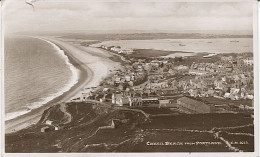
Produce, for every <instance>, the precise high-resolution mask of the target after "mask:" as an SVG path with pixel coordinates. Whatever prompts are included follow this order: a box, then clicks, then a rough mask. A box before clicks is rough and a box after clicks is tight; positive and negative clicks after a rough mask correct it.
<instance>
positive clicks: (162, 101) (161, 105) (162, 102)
mask: <svg viewBox="0 0 260 157" xmlns="http://www.w3.org/2000/svg"><path fill="white" fill-rule="evenodd" d="M170 103H171V102H170V100H169V99H166V100H159V108H161V107H166V106H167V104H170Z"/></svg>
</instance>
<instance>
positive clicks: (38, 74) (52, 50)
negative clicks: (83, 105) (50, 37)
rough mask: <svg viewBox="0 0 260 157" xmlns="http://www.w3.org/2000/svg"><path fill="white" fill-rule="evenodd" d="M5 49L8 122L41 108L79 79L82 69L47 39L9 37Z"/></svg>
mask: <svg viewBox="0 0 260 157" xmlns="http://www.w3.org/2000/svg"><path fill="white" fill-rule="evenodd" d="M4 49H5V51H4V53H5V55H4V68H5V71H4V92H5V96H4V98H5V121H7V120H10V119H14V118H17V117H19V116H21V115H24V114H26V113H29V112H31V111H32V110H33V109H35V108H38V107H41V106H42V105H44V104H46V103H47V102H49V101H50V100H52V99H54V98H55V97H57V96H60V95H61V94H63V93H64V92H66V91H68V90H69V89H70V88H71V87H72V86H73V85H74V84H76V83H77V81H78V77H79V71H78V69H76V68H75V67H74V66H73V65H72V64H71V63H70V62H69V59H68V57H67V56H66V55H65V54H64V52H63V50H61V49H60V48H59V47H57V46H56V45H55V44H53V43H51V42H49V41H47V40H44V39H40V38H33V37H7V38H6V39H5V43H4Z"/></svg>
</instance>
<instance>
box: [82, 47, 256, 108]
mask: <svg viewBox="0 0 260 157" xmlns="http://www.w3.org/2000/svg"><path fill="white" fill-rule="evenodd" d="M102 48H104V49H107V47H105V46H103V47H102ZM115 48H116V47H110V48H108V49H110V50H112V51H118V52H119V49H115ZM212 57H215V58H217V59H216V61H215V62H212V61H211V62H210V61H208V62H207V60H206V59H209V60H210V57H207V58H206V59H205V60H204V61H200V62H193V63H191V64H189V65H188V64H181V63H179V62H178V64H177V62H175V61H174V59H172V58H147V59H134V58H130V59H128V62H127V64H126V65H125V66H124V69H121V70H119V71H117V72H116V73H115V75H114V76H113V77H111V79H110V80H108V81H107V82H106V84H103V85H102V88H100V90H97V91H95V92H93V93H91V95H90V96H89V97H88V99H95V100H98V101H101V102H107V103H111V104H115V105H118V106H129V107H133V106H154V107H168V108H172V109H178V110H179V111H181V112H185V113H211V112H216V111H221V112H222V111H223V110H225V111H234V109H236V108H238V109H243V110H247V109H250V110H251V109H252V107H251V106H247V105H242V104H241V106H236V105H235V106H234V105H232V104H231V105H230V104H228V103H227V104H223V105H214V104H207V103H204V102H201V101H199V100H197V98H203V97H215V98H218V99H222V100H241V99H245V100H246V99H249V100H252V99H253V98H254V91H253V82H254V81H253V80H254V77H253V58H252V54H250V53H246V54H237V55H234V56H231V55H230V56H228V55H222V54H220V55H214V56H212ZM184 59H185V58H184ZM84 98H85V97H84ZM81 100H83V101H84V99H81Z"/></svg>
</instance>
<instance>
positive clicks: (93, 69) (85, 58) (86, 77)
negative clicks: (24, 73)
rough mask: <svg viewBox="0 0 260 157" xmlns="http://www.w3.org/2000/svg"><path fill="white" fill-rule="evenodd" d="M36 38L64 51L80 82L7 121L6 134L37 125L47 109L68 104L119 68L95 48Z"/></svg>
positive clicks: (52, 39) (52, 38) (46, 38)
mask: <svg viewBox="0 0 260 157" xmlns="http://www.w3.org/2000/svg"><path fill="white" fill-rule="evenodd" d="M36 38H39V39H42V40H45V41H46V42H51V43H53V44H55V45H57V46H58V47H59V48H60V49H62V50H63V51H64V54H65V55H67V57H68V59H69V62H70V63H71V64H72V65H73V66H74V67H75V68H76V69H77V70H78V71H79V74H78V75H79V76H78V81H77V82H76V83H75V84H74V85H73V86H72V87H71V88H70V89H69V90H68V91H66V92H64V93H63V94H62V95H60V96H57V97H56V98H54V99H52V100H51V101H49V102H48V103H46V104H44V105H42V106H41V107H39V108H35V109H33V110H31V111H30V112H29V113H27V114H24V115H22V116H19V117H17V118H14V119H11V120H7V121H5V133H11V132H15V131H18V130H21V129H23V128H26V127H28V126H30V125H32V124H35V123H37V122H38V120H39V119H40V117H41V115H42V113H43V111H44V110H45V109H47V108H49V107H50V106H52V105H55V104H57V103H59V102H68V101H70V100H71V99H74V98H77V97H79V96H80V95H81V92H82V89H91V87H97V86H98V85H99V83H100V82H101V81H102V80H103V79H104V78H105V77H107V76H108V75H109V74H110V73H111V72H110V71H112V70H114V69H116V68H118V67H119V63H117V62H113V61H112V60H110V59H109V58H108V55H111V54H106V52H102V53H98V54H97V55H96V54H95V51H96V50H95V48H91V49H88V48H85V49H83V48H81V47H79V46H77V45H73V44H71V43H69V42H66V41H62V40H61V39H57V38H54V37H36ZM97 51H100V50H97ZM84 92H86V91H84ZM88 92H89V91H88Z"/></svg>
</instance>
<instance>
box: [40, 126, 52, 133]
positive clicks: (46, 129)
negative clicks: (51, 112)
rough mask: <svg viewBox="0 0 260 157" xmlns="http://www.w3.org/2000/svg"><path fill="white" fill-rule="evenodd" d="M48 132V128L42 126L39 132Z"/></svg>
mask: <svg viewBox="0 0 260 157" xmlns="http://www.w3.org/2000/svg"><path fill="white" fill-rule="evenodd" d="M49 131H51V129H50V127H49V126H44V127H42V128H41V132H49Z"/></svg>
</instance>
